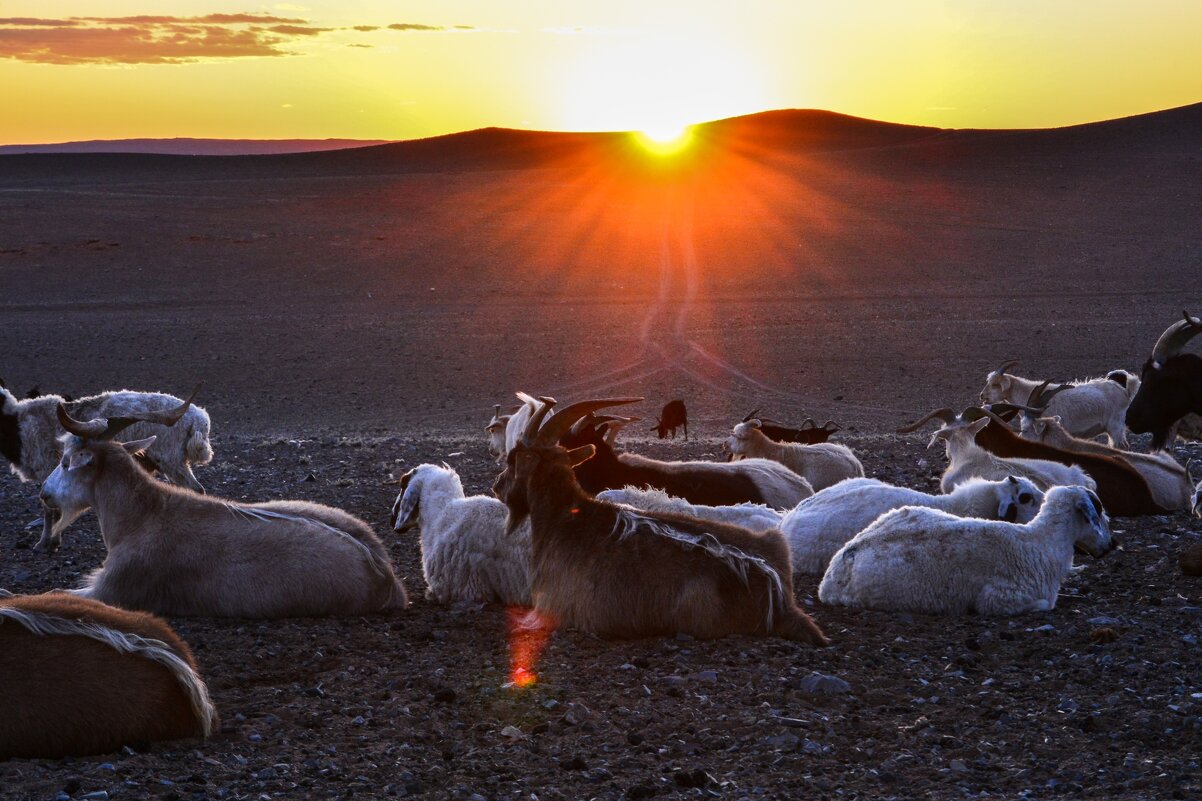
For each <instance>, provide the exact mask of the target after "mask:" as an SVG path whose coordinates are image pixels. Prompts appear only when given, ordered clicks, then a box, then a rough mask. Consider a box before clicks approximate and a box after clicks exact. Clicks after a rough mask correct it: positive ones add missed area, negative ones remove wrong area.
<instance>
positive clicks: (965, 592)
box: [818, 487, 1114, 615]
mask: <svg viewBox="0 0 1202 801" xmlns="http://www.w3.org/2000/svg"><path fill="white" fill-rule="evenodd" d="M1113 547H1114V541H1113V539H1112V538H1111V535H1110V527H1109V525H1108V524H1107V521H1106V514H1105V512H1103V511H1102V502H1101V501H1100V500H1098V497H1097V496H1096V495H1094V493H1092V492H1090V491H1089V490H1087V489H1085V488H1083V487H1054V488H1053V489H1052V490H1051V491H1049V492H1048V494H1047V497H1046V498H1045V499H1044V502H1043V506H1042V507H1040V510H1039V514H1038V515H1036V517H1035V518H1034V519H1033V520H1032V521H1031V522H1029V523H1026V524H1022V525H1020V524H1017V523H1005V522H1001V521H994V520H973V519H969V518H964V517H956V516H955V515H950V514H948V513H947V512H942V511H939V510H937V509H924V508H920V507H914V506H907V507H903V508H901V509H897V510H895V511H892V512H889V513H888V514H886V515H883V516H882V517H880V518H879V519H877V521H876V522H875V523H873V524H872V525H871V526H869V527H868V528H866V529H864V531H862V532H860V533H859V534H858V535H856V537H855V538H854V539H853V540H851V542H849V543H847V544H846V545H844V546H843V547H842V548H841V549H840V550H839V552H838V553H836V554H835V556H834V558H833V559H831V564H830V567H828V568H827V570H826V575H824V576H823V577H822V583H821V584H820V585H819V586H818V597H819V599H821V600H822V602H823V603H827V604H838V605H841V606H857V607H863V608H866V609H880V610H886V611H894V612H927V613H930V614H941V615H960V614H965V613H967V612H977V613H978V614H982V615H1017V614H1022V613H1023V612H1046V611H1048V610H1050V609H1053V608H1055V606H1056V597H1057V595H1058V594H1059V592H1060V582H1061V581H1062V580H1063V579H1064V576H1065V574H1066V573H1068V571H1069V569H1070V568H1072V566H1073V551H1074V548H1081V549H1083V550H1085V551H1086V552H1088V553H1089V554H1090V555H1092V556H1094V557H1100V556H1103V555H1105V554H1106V553H1107V552H1109V551H1110V550H1111V549H1112V548H1113Z"/></svg>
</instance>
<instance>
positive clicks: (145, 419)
mask: <svg viewBox="0 0 1202 801" xmlns="http://www.w3.org/2000/svg"><path fill="white" fill-rule="evenodd" d="M202 386H203V384H197V385H196V387H195V388H194V389H193V390H192V394H190V395H189V396H188V398H187V400H185V401H184V402H183V403H181V404H180V405H179V406H177V407H175V408H173V409H161V410H157V411H146V412H141V413H139V414H138V415H136V416H127V417H109V418H107V419H105V418H96V419H95V420H89V421H87V422H86V423H85V422H83V421H81V420H76V419H75V418H74V417H72V416H71V415H69V414H68V413H67V407H66V406H64V405H63V403H62V402H61V401H60V402H59V404H58V408H57V409H56V412H57V414H58V422H59V425H61V426H62V427H63V429H64V430H66V431H68V432H70V433H72V434H74V435H75V436H77V437H87V438H88V439H97V440H106V439H112V438H113V437H115V436H117V435H118V434H120V433H121V432H122V431H124V430H125V429H127V428H129V427H130V426H132V425H133V424H135V423H154V424H155V425H160V426H173V425H175V424H176V423H178V422H179V420H180V418H181V417H183V416H184V413H185V412H187V411H188V407H189V406H191V405H192V399H193V398H195V397H196V393H198V392H200V388H201V387H202Z"/></svg>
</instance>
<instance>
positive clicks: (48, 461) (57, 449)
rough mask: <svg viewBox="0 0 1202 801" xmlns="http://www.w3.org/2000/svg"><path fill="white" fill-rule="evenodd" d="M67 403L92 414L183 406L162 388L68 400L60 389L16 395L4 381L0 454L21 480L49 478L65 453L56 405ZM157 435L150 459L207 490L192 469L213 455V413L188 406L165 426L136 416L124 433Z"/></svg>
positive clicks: (179, 480)
mask: <svg viewBox="0 0 1202 801" xmlns="http://www.w3.org/2000/svg"><path fill="white" fill-rule="evenodd" d="M60 403H66V404H67V410H68V412H69V413H71V414H73V415H76V416H78V417H81V418H83V419H87V420H90V419H92V418H94V417H138V416H140V415H142V414H144V413H148V412H150V413H153V412H160V411H163V410H165V409H172V408H174V407H176V406H179V404H180V399H179V398H177V397H175V396H174V395H164V394H162V393H160V392H130V391H129V390H121V391H120V392H102V393H100V394H99V395H92V396H90V397H87V398H80V399H79V400H75V401H70V402H67V401H66V400H65V399H64V398H63V397H62V396H61V395H39V396H38V397H36V398H26V399H24V400H19V399H17V397H16V396H14V395H13V394H12V393H11V392H9V391H8V390H7V389H6V388H4V386H3V382H0V455H3V456H4V458H5V459H7V460H8V462H9V464H10V465H11V466H12V470H13V472H14V473H16V474H17V476H18V477H19V478H20V479H21V480H22V481H37V482H39V483H40V482H42V481H45V480H46V478H47V477H48V476H49V475H50V473H51V472H52V471H53V470H54V468H55V467H56V466H57V465H58V463H59V459H60V458H61V457H62V454H63V449H62V445H61V444H60V443H59V437H60V436H61V435H62V433H63V429H62V426H60V425H59V422H58V417H57V409H58V406H59V404H60ZM152 434H153V435H154V436H155V440H154V443H153V444H152V445H151V446H149V447H148V448H147V449H146V456H147V457H148V460H149V461H148V462H147V464H148V465H153V466H154V467H156V468H157V469H158V470H159V471H160V472H161V473H162V474H163V475H164V476H166V477H167V479H169V480H170V481H171V482H172V483H173V484H178V485H179V486H181V487H187V488H189V489H191V490H194V491H196V492H204V487H202V486H201V484H200V482H199V481H197V480H196V476H195V475H193V473H192V466H193V465H204V464H208V463H209V462H210V461H211V460H212V459H213V448H212V446H211V445H210V444H209V415H208V414H207V413H206V412H205V410H204V409H202V408H200V407H199V406H192V407H189V409H188V411H187V413H185V414H184V417H183V419H182V420H180V422H179V425H177V426H175V427H174V428H166V427H164V426H161V425H156V424H154V423H146V422H138V423H137V424H135V425H133V426H132V427H131V428H130V429H129V430H128V431H127V432H126V433H125V435H124V436H125V437H126V438H129V439H144V438H146V437H149V436H150V435H152Z"/></svg>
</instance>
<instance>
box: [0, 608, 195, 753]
mask: <svg viewBox="0 0 1202 801" xmlns="http://www.w3.org/2000/svg"><path fill="white" fill-rule="evenodd" d="M0 676H3V677H4V680H3V681H0V760H4V759H13V758H23V759H61V758H63V757H70V756H87V755H89V754H101V753H106V752H109V751H116V750H118V749H119V748H121V747H122V746H123V745H136V744H138V743H148V742H154V741H157V740H176V739H180V738H184V737H208V736H209V735H211V734H212V733H213V732H214V731H215V730H216V729H217V726H218V718H217V710H216V709H215V708H214V707H213V702H212V701H211V700H210V699H209V692H208V689H207V688H206V687H205V683H204V681H203V680H202V679H201V678H200V675H199V674H198V672H197V667H196V660H195V659H193V657H192V652H191V651H190V650H189V649H188V646H187V644H185V643H184V641H183V640H181V639H180V638H179V636H178V635H177V634H176V633H175V632H174V631H172V629H171V627H170V626H168V625H167V624H166V623H165V622H164V621H163V620H161V619H160V618H157V617H155V616H153V615H148V614H146V613H144V612H127V611H125V610H124V609H115V608H113V607H111V606H106V605H104V604H102V603H100V602H98V601H91V600H87V599H85V598H76V597H74V596H72V595H69V594H67V593H57V592H56V593H47V594H45V595H23V596H22V595H18V596H12V597H9V598H0Z"/></svg>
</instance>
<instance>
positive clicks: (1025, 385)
mask: <svg viewBox="0 0 1202 801" xmlns="http://www.w3.org/2000/svg"><path fill="white" fill-rule="evenodd" d="M1016 364H1018V361H1017V360H1014V359H1012V360H1010V361H1008V362H1005V363H1003V364H1002V365H1001V366H1000V367H998V369H996V370H994V371H993V372H992V373H990V374H989V375H987V376H986V377H985V387H984V389H982V390H981V403H982V404H986V403H1014V404H1030V402H1031V394H1032V392H1033V391H1034V390H1035V389H1036V388H1037V387H1038V386H1039V385H1040V383H1041V382H1039V381H1035V380H1033V379H1030V378H1022V377H1020V376H1016V375H1009V374H1008V373H1007V372H1006V371H1007V370H1008V369H1009V368H1011V367H1013V366H1014V365H1016ZM1139 384H1140V380H1139V378H1137V377H1136V376H1135V375H1132V374H1131V373H1128V372H1126V371H1123V370H1115V371H1113V372H1111V373H1110V374H1109V375H1108V376H1106V377H1104V378H1093V379H1090V380H1088V381H1082V382H1074V383H1070V384H1062V385H1060V387H1058V388H1057V389H1058V390H1061V391H1059V392H1058V394H1057V395H1056V397H1055V398H1053V399H1052V400H1051V402H1050V409H1049V414H1058V415H1060V417H1061V419H1063V420H1064V421H1065V422H1064V426H1065V428H1067V429H1068V430H1069V431H1071V432H1072V434H1073V436H1075V437H1096V436H1097V435H1098V434H1105V435H1106V436H1107V437H1109V439H1110V442H1111V444H1113V445H1115V446H1116V447H1119V448H1126V447H1127V428H1126V418H1125V412H1126V409H1127V405H1128V404H1129V403H1131V399H1132V398H1133V397H1135V393H1136V391H1138V389H1139ZM1031 405H1034V404H1031Z"/></svg>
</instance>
